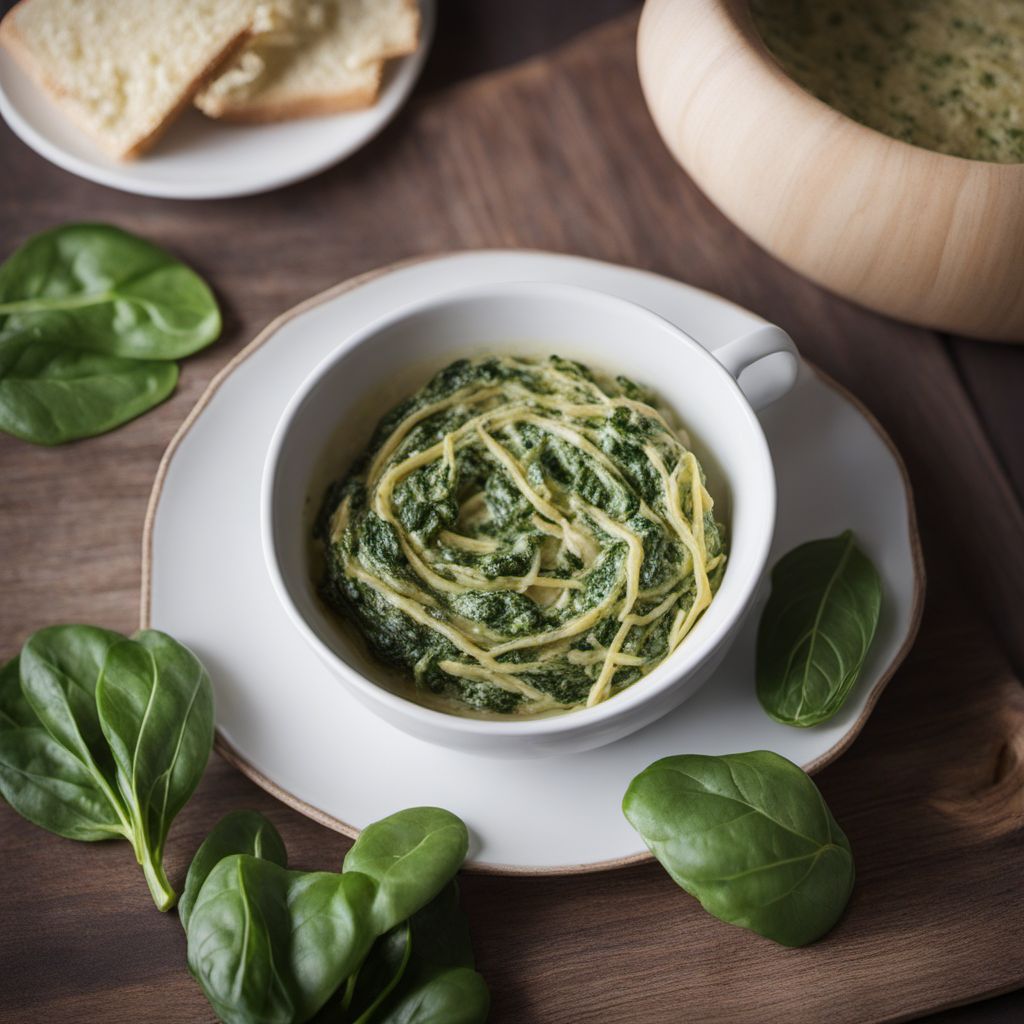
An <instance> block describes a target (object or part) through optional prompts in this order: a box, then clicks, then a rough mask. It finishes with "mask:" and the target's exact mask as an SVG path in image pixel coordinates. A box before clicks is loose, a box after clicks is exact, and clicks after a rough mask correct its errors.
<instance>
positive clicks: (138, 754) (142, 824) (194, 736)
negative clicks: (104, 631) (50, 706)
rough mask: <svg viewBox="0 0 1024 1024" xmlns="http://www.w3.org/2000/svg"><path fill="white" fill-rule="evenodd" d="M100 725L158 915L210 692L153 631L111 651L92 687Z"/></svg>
mask: <svg viewBox="0 0 1024 1024" xmlns="http://www.w3.org/2000/svg"><path fill="white" fill-rule="evenodd" d="M96 707H97V709H98V712H99V720H100V726H101V728H102V730H103V735H104V736H105V738H106V740H107V743H108V744H109V745H110V750H111V752H112V753H113V756H114V762H115V764H116V765H117V784H118V788H119V789H120V792H121V796H122V798H123V800H124V804H125V806H126V807H127V810H128V814H129V817H130V820H131V825H132V843H133V845H134V847H135V853H136V856H137V857H138V858H139V863H140V864H141V865H142V870H143V873H144V874H145V876H146V881H147V882H148V883H149V887H150V890H151V891H152V893H153V899H154V900H155V901H156V905H157V906H158V907H159V908H160V909H161V910H167V909H168V908H170V907H172V906H173V905H174V902H175V900H176V899H177V895H176V893H175V892H174V890H173V889H172V888H171V885H170V883H169V882H168V881H167V877H166V875H165V874H164V870H163V852H164V843H165V842H166V840H167V832H168V830H169V829H170V826H171V822H172V821H173V820H174V818H175V817H176V816H177V814H178V812H179V811H180V810H181V809H182V807H184V806H185V803H186V802H187V801H188V798H189V797H190V796H191V795H192V793H193V792H194V791H195V788H196V786H198V785H199V780H200V779H201V778H202V777H203V772H204V771H205V770H206V762H207V761H208V760H209V757H210V751H211V750H212V749H213V692H212V689H211V687H210V679H209V676H207V674H206V670H205V669H204V668H203V666H202V664H201V663H200V661H199V659H198V658H197V657H196V656H195V655H194V654H193V653H192V652H191V651H190V650H188V648H187V647H183V646H182V645H181V644H179V643H178V642H177V641H176V640H172V639H171V637H169V636H167V635H166V634H165V633H160V632H158V631H157V630H152V629H148V630H143V631H142V632H141V633H137V634H136V635H135V637H134V639H132V640H122V641H121V642H119V643H116V644H114V645H113V646H112V647H111V648H110V650H109V651H108V653H107V658H106V662H105V664H104V667H103V673H102V675H101V676H100V679H99V682H98V684H97V686H96Z"/></svg>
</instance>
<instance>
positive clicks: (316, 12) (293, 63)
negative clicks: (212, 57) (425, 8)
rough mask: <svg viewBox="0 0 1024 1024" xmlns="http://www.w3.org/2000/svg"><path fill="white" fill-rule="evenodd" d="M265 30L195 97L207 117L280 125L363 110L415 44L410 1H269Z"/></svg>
mask: <svg viewBox="0 0 1024 1024" xmlns="http://www.w3.org/2000/svg"><path fill="white" fill-rule="evenodd" d="M275 7H276V11H275V13H274V16H273V17H272V18H271V19H270V20H271V24H270V25H268V26H267V28H266V29H265V31H262V32H260V33H258V34H257V35H255V36H254V37H253V39H252V40H251V41H250V42H249V43H248V44H247V45H246V46H245V47H244V49H243V50H242V51H241V53H240V54H239V55H238V56H237V57H236V58H235V59H234V60H233V61H232V62H231V63H230V65H229V66H228V68H227V69H226V70H225V71H224V72H223V73H222V74H221V75H219V76H218V77H217V78H216V79H215V80H213V81H212V82H210V84H209V85H208V86H206V88H204V89H203V90H202V91H201V92H200V93H199V94H198V96H197V97H196V101H195V103H196V106H197V107H199V109H200V110H202V111H203V113H205V114H207V115H209V116H210V117H219V118H224V119H226V120H231V121H254V122H262V121H283V120H287V119H290V118H295V117H306V116H309V115H314V114H327V113H334V112H337V111H343V110H354V109H357V108H360V107H368V106H370V105H372V104H373V102H374V101H375V100H376V98H377V93H378V91H379V89H380V82H381V77H382V74H383V69H384V61H385V60H387V59H388V58H391V57H400V56H404V55H405V54H408V53H412V52H413V51H414V50H415V49H416V47H417V45H418V44H419V25H420V16H419V7H418V5H417V3H416V0H306V2H305V3H302V2H301V0H298V2H296V0H291V2H288V0H275Z"/></svg>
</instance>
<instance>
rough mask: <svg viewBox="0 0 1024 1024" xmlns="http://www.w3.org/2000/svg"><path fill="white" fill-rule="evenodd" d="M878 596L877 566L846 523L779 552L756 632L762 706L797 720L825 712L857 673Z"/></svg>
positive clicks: (838, 703)
mask: <svg viewBox="0 0 1024 1024" xmlns="http://www.w3.org/2000/svg"><path fill="white" fill-rule="evenodd" d="M881 603H882V585H881V581H880V580H879V577H878V572H877V570H876V569H875V567H874V566H873V565H872V564H871V561H870V560H869V559H868V557H867V556H866V555H865V554H864V553H863V552H862V551H861V550H860V549H859V548H858V547H857V545H856V542H855V540H854V536H853V534H852V533H851V532H850V531H849V530H846V531H845V532H844V533H842V534H840V535H839V536H838V537H832V538H829V539H826V540H815V541H811V542H809V543H807V544H801V545H800V547H798V548H795V549H794V550H793V551H790V552H789V553H788V554H787V555H785V556H784V557H783V558H782V559H780V561H779V562H778V564H777V565H776V566H775V568H774V569H773V570H772V592H771V596H770V597H769V599H768V604H767V605H766V607H765V610H764V613H763V614H762V616H761V623H760V626H759V628H758V633H757V696H758V699H759V700H760V701H761V706H762V707H763V708H764V709H765V711H767V712H768V714H769V715H770V716H771V717H772V718H774V719H775V720H776V721H777V722H783V723H784V724H786V725H795V726H801V727H807V726H811V725H817V724H818V723H819V722H824V721H826V720H827V719H829V718H831V717H832V716H833V715H834V714H835V713H836V712H837V711H838V710H839V709H840V708H841V707H842V706H843V704H844V703H845V701H846V698H847V697H848V696H849V695H850V690H851V689H852V688H853V684H854V683H855V682H856V681H857V677H858V676H859V675H860V671H861V668H862V666H863V664H864V659H865V657H866V656H867V652H868V648H869V647H870V646H871V641H872V640H873V639H874V635H875V629H876V628H877V626H878V616H879V610H880V608H881Z"/></svg>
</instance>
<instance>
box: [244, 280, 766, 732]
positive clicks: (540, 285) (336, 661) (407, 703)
mask: <svg viewBox="0 0 1024 1024" xmlns="http://www.w3.org/2000/svg"><path fill="white" fill-rule="evenodd" d="M517 293H518V294H520V295H522V296H523V297H524V298H528V297H530V296H536V295H537V294H538V293H542V294H544V295H547V296H568V297H569V298H570V301H571V300H576V301H585V302H590V303H595V304H603V305H605V306H606V307H614V308H615V309H616V310H618V311H619V312H620V313H623V312H624V313H628V315H630V316H634V317H636V318H637V319H639V320H643V321H645V322H646V323H647V325H648V326H649V327H651V328H653V329H657V330H659V331H660V332H661V333H662V334H664V335H665V336H666V338H668V337H671V338H672V340H673V343H674V344H679V343H682V344H683V345H685V346H686V347H688V348H689V349H690V351H691V352H692V353H693V354H694V355H695V356H696V357H697V358H703V359H704V360H705V361H706V362H707V363H708V364H710V369H711V372H712V373H714V374H717V375H718V377H719V379H720V381H721V383H722V385H723V386H724V387H725V388H726V390H727V391H730V392H731V393H732V397H733V398H734V399H735V400H736V401H735V403H734V404H735V405H736V415H737V416H739V417H741V418H742V420H743V421H744V424H745V426H746V427H747V428H748V430H749V433H750V436H751V439H752V440H753V442H754V446H755V450H754V451H750V452H748V454H749V455H750V457H752V458H756V459H757V461H758V462H759V463H760V465H761V467H762V469H763V470H764V471H765V472H764V473H763V486H764V488H765V489H766V493H765V494H764V498H765V501H764V507H763V508H762V509H761V515H762V517H766V518H765V521H764V525H762V528H761V529H760V530H759V531H758V533H757V535H756V537H755V542H754V546H753V549H752V553H751V556H750V559H749V570H748V575H747V578H746V580H744V581H743V584H744V585H742V587H741V590H739V591H738V592H737V594H736V595H735V596H734V598H733V603H732V606H731V607H729V608H728V609H727V610H726V611H725V612H724V613H722V614H723V619H722V621H720V622H719V623H718V624H717V628H716V631H715V633H713V634H711V635H709V636H708V637H705V638H700V642H701V645H702V646H701V649H700V650H699V652H698V651H697V649H696V647H693V648H691V649H690V651H691V659H692V660H691V663H690V664H688V665H686V666H685V667H681V666H680V665H679V661H680V656H681V655H685V654H686V653H687V648H686V645H685V643H681V644H680V646H679V647H677V648H676V650H675V651H673V652H672V653H671V654H669V656H668V657H667V658H665V659H664V660H663V661H662V662H661V663H659V664H658V665H657V666H656V667H655V668H654V669H653V670H652V671H651V672H650V673H649V674H648V675H647V676H644V677H642V679H641V680H638V682H644V683H645V684H646V685H644V686H642V687H638V686H637V685H636V684H634V685H632V686H630V687H628V688H627V689H625V690H623V691H621V692H620V693H618V694H615V695H614V699H611V698H609V699H608V700H605V701H603V702H601V703H600V704H598V705H595V706H594V707H589V708H588V707H584V708H579V709H575V710H572V711H566V712H561V713H558V714H554V715H550V716H547V717H538V718H529V717H525V716H524V717H521V718H517V719H511V718H510V719H509V720H507V721H505V720H496V719H483V718H471V717H465V716H461V715H457V714H454V713H449V712H445V711H441V710H438V709H435V708H431V707H427V706H425V705H422V704H419V703H417V702H416V701H414V700H411V699H409V698H406V697H403V696H401V695H400V694H397V693H395V692H393V691H391V690H388V689H387V688H385V687H384V686H381V685H380V684H379V683H376V682H374V681H373V680H372V679H369V678H368V677H367V676H365V675H363V674H362V673H361V672H360V671H358V670H357V669H355V668H354V667H353V666H351V665H349V664H348V663H347V662H346V661H345V660H344V659H343V658H342V657H341V656H340V655H339V654H337V653H336V652H335V651H334V650H333V649H332V648H331V646H330V645H329V644H327V643H326V642H325V641H324V640H323V639H321V637H320V636H319V634H318V633H317V631H316V630H315V629H314V628H313V626H312V625H311V624H310V623H309V621H308V620H307V619H306V617H305V615H303V613H302V612H301V611H300V609H299V607H298V604H297V602H296V600H295V598H294V597H293V595H292V590H291V586H290V584H289V582H288V578H287V577H286V574H285V572H284V571H283V569H282V564H281V558H280V556H279V552H278V547H277V540H276V529H275V504H276V498H277V493H278V487H277V485H278V480H279V478H280V472H279V466H280V461H281V456H282V453H283V450H284V448H285V446H286V444H287V441H288V438H289V435H290V433H291V431H292V429H293V428H294V427H295V425H296V422H297V420H298V419H299V416H300V414H301V412H302V410H303V408H304V406H305V405H306V403H307V402H308V401H309V400H310V399H311V397H312V395H313V393H314V392H315V391H316V390H317V388H318V387H319V386H320V385H321V384H322V382H323V380H324V378H325V377H327V376H328V375H329V374H330V372H331V371H332V370H333V369H334V368H335V366H336V364H337V363H339V362H341V361H343V360H344V359H345V358H347V357H348V355H349V354H350V353H352V352H354V351H355V350H356V349H357V348H359V347H360V346H363V345H367V344H372V343H373V341H374V339H375V338H376V337H378V336H379V335H380V334H382V333H383V332H384V331H386V330H389V329H391V328H393V327H396V326H397V325H398V324H400V323H402V322H403V321H408V320H412V319H414V318H416V317H418V316H422V315H423V314H425V313H428V312H430V311H433V310H436V309H438V308H442V307H445V306H458V305H459V304H461V303H464V302H467V301H477V300H485V299H487V298H488V297H495V296H499V297H507V296H509V295H515V294H517ZM341 415H342V416H343V415H344V413H342V414H341ZM777 500H778V499H777V485H776V479H775V467H774V462H773V460H772V456H771V452H770V450H769V448H768V442H767V439H766V438H765V436H764V430H763V428H762V427H761V424H760V422H759V420H758V419H757V415H756V413H755V412H754V410H753V408H752V407H751V405H750V403H749V402H748V400H747V398H746V396H745V395H744V393H743V390H742V388H740V386H739V383H738V382H737V380H736V378H734V377H733V376H732V374H731V373H729V371H728V370H727V369H726V368H725V366H724V365H723V364H722V363H721V362H719V361H718V360H717V359H716V358H715V356H714V354H713V352H712V351H711V350H709V349H707V348H705V347H704V346H703V345H701V344H700V343H699V342H698V341H696V340H695V339H694V338H693V337H692V336H691V335H689V334H687V333H686V332H685V331H684V330H682V328H680V327H677V326H676V325H675V324H673V323H671V322H670V321H669V320H667V319H665V318H664V317H662V316H660V315H659V314H657V313H654V312H653V311H652V310H649V309H647V308H646V307H644V306H642V305H640V304H639V303H636V302H633V301H631V300H629V299H625V298H621V297H619V296H616V295H612V294H609V293H607V292H602V291H598V290H597V289H593V288H589V287H585V286H581V285H576V284H566V283H562V282H554V281H506V282H497V283H489V284H483V285H473V286H469V287H458V286H457V287H455V288H452V289H447V290H445V291H443V292H439V293H437V294H434V295H431V296H428V297H426V298H423V299H419V300H415V301H412V302H409V303H406V304H403V305H401V306H399V307H397V308H396V309H394V310H392V311H391V312H389V313H387V314H384V315H383V316H380V317H377V318H376V319H374V320H373V321H371V322H370V323H369V324H366V325H364V326H363V327H362V328H360V329H359V330H357V331H355V332H353V333H351V334H349V335H347V336H346V337H344V338H342V339H341V340H340V341H339V342H338V344H337V345H336V347H335V348H334V349H333V350H332V351H331V352H329V353H328V354H327V355H326V356H325V357H324V358H323V359H322V360H321V361H320V362H319V363H318V364H317V365H316V366H315V367H314V368H313V370H312V371H311V372H310V373H309V374H308V375H307V377H306V378H305V379H304V380H303V382H302V383H301V384H300V386H299V387H298V389H297V390H296V391H295V393H294V394H293V395H292V397H291V398H290V399H289V401H288V404H287V405H286V406H285V408H284V411H283V412H282V414H281V416H280V418H279V420H278V423H277V425H276V427H275V428H274V433H273V435H272V437H271V440H270V444H269V445H268V448H267V454H266V457H265V460H264V464H263V470H262V474H261V482H260V541H261V547H262V550H263V556H264V563H265V565H266V569H267V571H268V573H269V575H270V580H271V584H272V586H273V589H274V592H275V594H276V596H277V599H278V601H280V603H281V605H282V606H283V607H284V609H285V612H286V613H287V615H288V617H289V619H290V620H291V621H292V624H293V625H294V626H295V627H296V628H297V629H298V630H299V632H300V634H301V635H302V636H303V638H304V639H305V640H306V642H307V643H308V644H309V645H310V646H311V647H312V649H313V650H314V651H315V652H316V653H317V654H318V655H319V657H320V658H321V660H322V661H324V662H325V663H326V664H327V665H328V667H330V668H331V669H333V671H334V673H335V674H336V675H337V676H339V677H340V678H341V679H342V680H343V681H344V682H345V683H346V684H347V685H349V686H351V687H353V688H354V689H356V690H357V691H359V693H360V694H362V695H364V696H366V697H367V698H368V699H369V701H370V703H372V704H380V705H383V706H384V707H385V708H386V709H387V710H388V711H391V712H394V713H395V714H397V715H399V716H401V717H403V718H408V719H413V720H416V721H418V722H419V723H420V724H421V725H423V726H425V727H428V728H429V727H433V730H436V731H447V732H449V733H459V734H462V735H466V736H475V737H480V736H487V737H488V738H490V737H495V738H497V737H510V738H512V739H525V738H527V737H531V738H536V737H539V736H554V735H562V734H574V733H580V732H589V731H594V730H596V729H599V728H600V727H601V725H602V724H606V723H608V722H609V721H611V720H614V719H618V718H625V717H629V716H630V713H631V712H635V711H636V710H637V709H638V708H640V707H641V706H643V705H645V704H648V703H650V702H651V701H653V700H655V699H656V698H657V697H658V696H660V695H662V694H664V693H665V692H667V691H670V690H672V689H675V688H677V687H679V686H681V685H682V684H683V683H684V681H685V680H686V679H687V678H689V677H691V676H693V675H695V674H696V673H698V672H699V671H700V669H701V668H702V667H703V666H704V665H705V664H706V663H707V662H708V661H709V660H710V659H711V658H713V657H714V656H715V655H716V654H717V653H718V651H719V649H720V648H721V646H722V644H723V643H725V642H726V641H727V640H728V639H729V638H730V636H733V635H734V634H735V630H736V628H737V627H738V625H739V624H740V623H741V621H742V620H743V617H744V616H745V614H746V612H747V610H748V608H749V606H750V604H751V602H752V601H753V598H754V596H755V594H756V591H757V586H758V583H759V582H760V580H761V578H762V576H763V573H764V569H765V565H766V564H767V561H768V556H769V553H770V550H771V544H772V540H773V538H774V533H775V523H776V514H777ZM706 614H707V613H706V611H705V613H704V615H706ZM701 618H703V615H702V616H701ZM698 621H699V620H698ZM673 663H675V664H673ZM666 710H667V708H666Z"/></svg>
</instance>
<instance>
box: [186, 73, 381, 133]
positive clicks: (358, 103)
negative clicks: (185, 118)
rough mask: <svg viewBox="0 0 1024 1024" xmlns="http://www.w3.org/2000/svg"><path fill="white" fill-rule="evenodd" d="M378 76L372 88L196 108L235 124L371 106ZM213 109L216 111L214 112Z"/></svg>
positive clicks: (376, 90) (273, 120) (286, 119)
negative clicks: (216, 111)
mask: <svg viewBox="0 0 1024 1024" xmlns="http://www.w3.org/2000/svg"><path fill="white" fill-rule="evenodd" d="M381 77H382V76H381V75H380V74H378V75H377V79H376V82H375V83H374V85H373V87H372V88H369V89H361V90H355V89H353V90H350V91H349V92H347V93H338V92H335V93H309V94H307V95H305V96H294V97H290V98H289V99H287V100H280V101H276V102H275V101H273V100H267V99H261V98H260V97H259V96H255V97H253V98H252V99H251V100H248V101H246V102H245V103H244V104H236V105H228V104H225V105H222V106H220V107H217V108H213V107H210V108H207V106H205V105H204V106H200V108H199V109H200V110H202V111H203V113H204V114H206V115H207V116H208V117H213V118H216V119H217V120H220V121H231V122H233V123H235V124H270V123H273V122H275V121H292V120H296V119H298V118H302V117H318V116H320V115H323V114H341V113H344V112H345V111H350V110H362V109H364V108H365V107H372V106H373V104H374V103H375V102H376V101H377V96H378V94H379V93H380V82H381ZM213 109H217V110H218V111H219V112H218V113H214V112H213Z"/></svg>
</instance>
